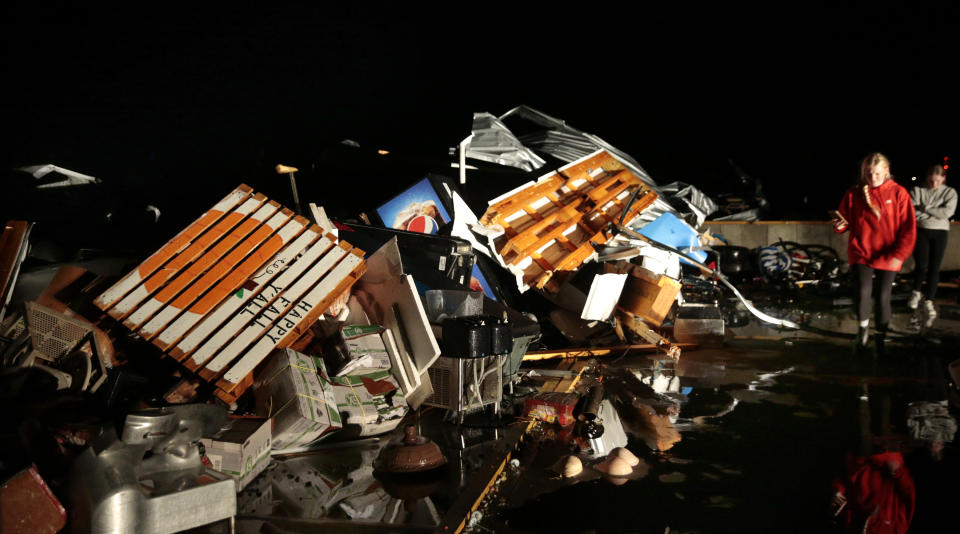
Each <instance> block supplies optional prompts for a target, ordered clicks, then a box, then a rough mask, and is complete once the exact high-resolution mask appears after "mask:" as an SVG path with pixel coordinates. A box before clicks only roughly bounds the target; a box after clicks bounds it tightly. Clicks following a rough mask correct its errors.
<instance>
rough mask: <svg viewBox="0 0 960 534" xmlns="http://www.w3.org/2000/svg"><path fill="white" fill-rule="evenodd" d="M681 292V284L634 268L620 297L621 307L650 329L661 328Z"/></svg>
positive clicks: (642, 269) (637, 267)
mask: <svg viewBox="0 0 960 534" xmlns="http://www.w3.org/2000/svg"><path fill="white" fill-rule="evenodd" d="M679 292H680V282H677V281H676V280H674V279H673V278H670V277H668V276H663V275H658V274H654V273H652V272H650V271H648V270H647V269H644V268H643V267H639V266H633V268H632V269H631V270H630V277H629V278H628V279H627V283H626V285H625V286H624V288H623V293H622V294H621V295H620V303H619V306H620V307H621V308H623V309H624V310H626V311H628V312H630V313H632V314H633V315H636V316H638V317H640V319H642V320H643V322H645V323H647V325H649V326H650V328H660V325H661V324H663V320H664V318H665V317H666V316H667V314H668V313H669V312H670V308H672V307H673V302H674V301H675V300H676V299H677V293H679Z"/></svg>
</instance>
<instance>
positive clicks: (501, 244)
mask: <svg viewBox="0 0 960 534" xmlns="http://www.w3.org/2000/svg"><path fill="white" fill-rule="evenodd" d="M637 190H639V191H638V192H637V196H636V198H635V200H634V202H633V203H632V204H631V205H630V208H629V211H628V212H627V214H626V216H624V217H623V219H624V223H627V224H629V222H630V221H632V220H633V219H634V218H636V216H637V215H639V214H640V213H641V212H642V211H643V210H645V209H646V208H647V207H648V206H650V205H651V204H652V203H653V202H654V200H656V198H657V194H656V193H655V192H654V191H653V190H652V189H650V188H649V187H648V186H647V185H646V184H645V183H643V181H641V180H640V179H639V178H638V177H637V176H636V175H634V174H633V173H632V172H630V170H629V169H627V168H626V167H625V166H624V165H623V164H622V163H620V162H619V161H617V160H616V159H615V158H614V157H613V156H612V155H610V154H609V153H608V152H606V151H603V150H601V151H598V152H596V153H594V154H591V155H590V156H587V157H585V158H583V159H581V160H579V161H576V162H574V163H571V164H569V165H567V166H565V167H562V168H560V169H558V170H557V171H556V172H553V173H550V174H547V175H545V176H543V177H541V178H540V179H538V180H537V181H536V182H531V183H529V184H527V185H525V186H522V187H520V188H518V189H515V190H513V191H511V192H509V193H507V194H505V195H503V196H501V197H499V198H496V199H494V200H492V201H490V207H489V208H488V209H487V211H486V212H485V213H484V215H483V217H482V218H481V219H480V223H481V224H482V225H484V226H486V227H487V228H488V229H490V230H492V231H493V233H494V234H497V235H498V237H495V238H494V239H493V240H492V241H493V248H494V250H495V251H496V253H497V256H498V259H499V261H500V263H501V264H502V265H503V266H504V267H506V268H507V269H509V270H510V271H511V272H513V273H514V274H515V275H516V276H517V281H518V286H519V287H520V289H521V290H522V291H525V290H526V289H528V288H529V287H532V286H536V287H538V288H544V287H545V288H547V289H548V290H555V289H557V288H558V287H559V283H560V282H562V280H563V278H564V277H565V276H567V275H569V274H571V273H572V272H574V271H576V270H577V269H578V268H579V267H580V265H581V264H582V263H583V262H584V261H586V260H587V259H588V258H590V257H591V256H592V255H593V254H594V247H593V245H594V244H598V245H599V244H603V243H606V242H607V241H608V240H609V239H610V238H611V237H612V236H611V234H610V233H609V232H608V228H609V225H610V223H614V222H619V220H620V218H621V215H623V210H624V208H625V207H626V204H627V202H629V199H630V196H631V195H632V194H633V192H634V191H637Z"/></svg>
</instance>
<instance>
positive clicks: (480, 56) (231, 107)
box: [0, 3, 957, 226]
mask: <svg viewBox="0 0 960 534" xmlns="http://www.w3.org/2000/svg"><path fill="white" fill-rule="evenodd" d="M811 6H812V4H809V3H795V4H786V5H782V4H778V5H777V7H776V9H773V8H769V7H768V8H746V7H730V6H727V5H716V6H714V7H710V8H703V7H696V6H695V5H692V4H691V5H687V4H679V5H677V6H676V7H661V8H643V9H633V10H631V11H622V10H619V9H614V8H613V7H610V6H604V5H601V4H596V3H592V4H578V5H576V6H575V7H573V8H570V7H563V6H562V5H561V4H544V5H542V6H540V7H538V8H519V7H517V6H516V5H513V4H504V5H499V4H489V3H487V4H477V3H462V4H452V3H448V4H445V5H444V6H443V7H435V8H432V9H427V8H420V7H417V8H414V7H412V4H399V3H394V4H393V5H392V6H390V7H382V6H378V7H374V6H364V7H352V6H347V5H345V4H338V5H336V6H328V5H310V6H303V5H288V6H280V7H276V6H271V7H269V8H266V7H263V8H253V7H249V6H241V5H237V4H218V5H216V6H209V5H204V6H201V7H197V6H190V7H177V6H174V5H172V4H169V3H163V4H160V3H144V4H138V5H127V6H123V7H117V8H110V9H107V8H100V7H98V8H91V7H90V6H88V5H86V4H82V5H58V4H49V3H48V4H44V5H41V6H36V5H32V4H31V5H27V4H24V5H16V4H9V3H8V4H5V6H4V7H3V8H2V10H3V16H2V23H0V24H2V27H0V33H2V36H0V38H2V42H3V71H4V76H3V80H4V81H3V82H2V84H3V93H2V107H0V113H2V116H0V123H2V124H3V128H4V129H5V130H6V132H5V133H6V135H5V136H4V138H5V141H4V149H3V151H2V158H3V161H2V162H0V163H2V164H3V165H4V166H7V167H9V166H13V165H26V164H36V163H55V164H58V165H61V166H64V167H67V168H70V169H73V170H76V171H79V172H84V173H88V174H92V175H95V176H97V177H99V178H101V179H102V180H104V181H105V182H110V183H112V184H122V185H123V186H124V187H126V190H127V191H128V192H129V193H130V194H132V195H134V198H132V199H131V202H149V203H153V204H156V205H158V206H160V207H161V211H163V213H164V217H165V218H166V219H167V220H171V218H172V219H173V220H174V222H176V223H177V224H179V223H180V222H184V223H185V222H186V221H187V220H191V219H192V218H194V217H195V215H196V213H197V211H198V210H202V209H205V208H207V207H209V206H210V204H211V203H212V202H213V201H214V200H216V199H219V198H220V197H222V196H223V195H224V194H225V193H226V192H227V191H228V190H230V189H232V188H233V187H234V186H235V185H236V184H237V183H240V182H246V183H249V184H250V185H253V186H254V187H256V188H257V189H259V190H263V191H264V192H266V193H268V194H274V195H276V196H277V198H278V200H281V201H282V202H285V203H287V202H289V199H287V198H285V197H283V195H289V192H288V189H287V188H286V182H285V177H278V176H277V175H276V174H274V172H273V166H274V165H275V164H276V163H280V162H283V163H286V164H289V165H294V166H297V167H299V168H300V169H301V170H302V171H303V172H302V173H301V177H300V180H302V181H304V182H307V183H306V184H305V185H304V186H303V187H305V188H306V189H307V190H308V191H310V194H311V198H306V199H304V200H305V201H315V202H317V203H318V204H327V205H330V204H337V202H338V201H337V198H339V195H343V194H353V195H357V196H359V195H362V194H368V195H374V194H375V193H374V192H375V191H379V190H390V191H392V192H395V191H396V190H398V188H400V187H401V186H402V185H406V184H410V183H413V182H414V181H415V180H416V179H418V178H420V175H419V173H420V171H419V170H418V168H417V165H416V163H415V162H416V161H427V160H429V161H432V162H434V163H435V162H437V161H439V162H442V163H443V165H448V163H447V162H448V161H450V160H451V159H452V158H450V157H448V156H447V151H448V148H449V147H452V146H455V145H456V144H457V143H458V142H459V141H460V140H461V139H462V138H464V137H465V136H466V135H468V134H469V132H470V124H471V119H472V113H473V112H476V111H489V112H491V113H494V114H497V115H499V114H501V113H503V112H505V111H507V110H508V109H510V108H512V107H514V106H516V105H520V104H527V105H529V106H531V107H533V108H536V109H539V110H541V111H543V112H545V113H547V114H550V115H553V116H555V117H558V118H561V119H564V120H566V121H567V123H568V124H570V125H571V126H574V127H575V128H578V129H580V130H582V131H585V132H588V133H593V134H596V135H599V136H600V137H602V138H604V139H605V140H606V141H608V142H610V143H612V144H613V145H614V146H617V147H618V148H620V149H622V150H624V151H625V152H627V153H629V154H631V155H632V156H633V157H634V158H635V159H636V160H637V161H639V162H640V164H641V165H642V166H644V168H645V169H646V170H647V171H648V172H649V173H650V174H651V175H652V176H653V178H654V179H655V180H657V181H658V182H659V183H666V182H669V181H673V180H682V181H686V182H689V183H693V184H695V185H697V186H699V187H700V188H702V189H704V190H706V191H707V192H709V193H721V192H724V191H729V190H730V189H731V188H732V187H733V185H732V183H733V182H732V181H731V175H732V173H731V170H730V169H731V167H730V165H729V162H728V161H730V160H732V161H733V162H734V163H735V164H736V165H737V166H739V167H740V168H741V169H742V170H743V171H744V172H746V173H747V174H749V175H751V176H752V177H754V178H756V179H757V180H759V181H760V182H761V183H762V184H763V188H764V193H765V194H766V195H767V196H768V198H769V199H770V201H771V208H772V209H771V212H770V214H769V218H806V219H823V218H826V213H825V212H826V210H827V209H829V208H832V207H834V205H835V204H836V202H837V201H838V199H839V197H840V195H841V194H842V191H843V189H844V188H845V187H847V186H848V185H850V184H851V183H852V180H854V179H855V177H856V173H857V165H858V162H859V160H860V158H862V157H863V156H864V155H865V154H867V153H868V152H871V151H875V150H878V151H882V152H884V153H886V154H887V155H888V156H889V157H890V159H891V160H892V163H893V172H894V174H895V175H896V176H897V178H898V179H899V180H900V181H901V183H907V182H909V180H910V177H912V176H921V175H922V173H923V169H924V168H925V167H926V166H928V165H930V164H933V163H938V162H941V161H942V158H943V157H944V156H948V155H951V154H953V153H954V151H955V147H956V125H957V108H956V104H955V100H954V98H953V95H954V94H955V91H956V87H955V84H954V83H953V81H952V77H953V75H955V74H956V70H957V69H956V57H955V53H956V48H957V47H956V45H955V42H954V39H955V37H954V36H953V35H952V33H953V31H954V29H955V27H956V24H955V22H956V20H955V17H956V9H955V8H951V7H916V6H910V7H894V8H890V7H878V6H875V5H874V6H862V7H856V6H850V5H845V6H844V7H811ZM346 138H349V139H353V140H355V141H357V142H359V143H360V145H361V147H362V148H363V149H364V150H367V151H372V150H374V149H377V148H383V149H388V150H390V151H391V157H396V158H397V160H398V161H399V160H401V159H403V158H407V159H406V161H407V162H408V163H409V162H410V161H414V163H413V164H408V165H406V166H405V167H398V169H400V170H398V171H396V174H398V175H396V176H391V177H389V179H385V178H384V173H382V172H380V173H375V172H371V178H370V179H369V180H358V179H357V177H358V173H352V174H351V173H346V174H344V173H343V172H342V170H343V167H344V166H345V165H349V162H348V161H345V160H344V159H343V158H342V157H340V156H337V154H340V152H341V149H340V148H338V147H339V146H340V145H339V144H338V143H339V141H341V140H342V139H346ZM411 158H412V159H411ZM417 158H422V159H417ZM334 160H336V161H334ZM358 165H359V163H358ZM361 167H362V166H361ZM338 168H339V170H338ZM424 170H426V169H424ZM447 172H449V173H452V172H454V171H453V170H452V169H449V167H447ZM359 174H360V175H362V172H361V173H359ZM327 190H329V192H330V197H333V198H316V197H313V195H318V196H320V195H322V191H327ZM318 191H320V192H321V193H317V192H318ZM501 192H502V191H491V192H490V196H491V197H492V196H495V195H497V194H499V193H501ZM180 213H182V214H183V215H182V216H181V215H180ZM181 226H182V225H181Z"/></svg>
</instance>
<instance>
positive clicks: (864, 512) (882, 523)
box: [834, 452, 917, 534]
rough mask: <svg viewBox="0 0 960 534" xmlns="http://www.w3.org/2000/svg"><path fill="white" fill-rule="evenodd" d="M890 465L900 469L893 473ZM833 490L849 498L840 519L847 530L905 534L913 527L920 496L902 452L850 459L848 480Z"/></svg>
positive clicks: (848, 456)
mask: <svg viewBox="0 0 960 534" xmlns="http://www.w3.org/2000/svg"><path fill="white" fill-rule="evenodd" d="M887 462H895V463H896V464H897V465H899V466H900V468H899V469H897V470H896V471H895V472H894V473H890V469H889V468H888V467H887V466H886V464H887ZM834 489H835V490H836V491H838V492H840V493H842V494H844V496H846V498H847V506H846V508H844V509H843V511H842V512H841V513H840V517H841V518H842V519H843V521H844V524H845V525H846V526H847V527H848V528H855V529H857V532H860V531H861V529H863V530H862V531H863V532H870V533H875V534H903V533H904V532H906V531H907V529H908V528H909V527H910V521H912V520H913V511H914V508H915V506H916V502H917V496H916V495H917V494H916V490H915V489H914V487H913V477H911V476H910V472H909V471H908V470H907V468H906V466H904V465H903V456H902V455H901V454H900V453H899V452H885V453H881V454H874V455H872V456H870V457H869V458H865V457H863V456H852V455H847V474H846V479H844V480H843V481H836V482H834ZM864 523H866V528H863V526H864Z"/></svg>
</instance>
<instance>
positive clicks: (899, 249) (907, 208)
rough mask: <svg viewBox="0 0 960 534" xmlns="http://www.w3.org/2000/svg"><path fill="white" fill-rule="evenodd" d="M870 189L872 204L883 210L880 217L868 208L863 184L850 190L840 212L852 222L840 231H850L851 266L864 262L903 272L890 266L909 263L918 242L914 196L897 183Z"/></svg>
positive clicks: (849, 251) (889, 182)
mask: <svg viewBox="0 0 960 534" xmlns="http://www.w3.org/2000/svg"><path fill="white" fill-rule="evenodd" d="M867 190H868V191H869V194H870V199H871V202H872V204H873V205H874V207H876V208H877V209H879V210H880V217H879V218H878V217H877V216H876V215H875V214H874V212H873V211H872V210H871V209H870V207H869V206H868V205H867V201H866V197H865V196H864V192H863V186H862V185H859V186H855V187H852V188H850V189H849V190H847V192H846V193H845V194H844V195H843V200H842V201H840V208H839V209H838V210H837V211H839V212H840V215H843V218H844V219H846V220H847V222H848V225H847V227H846V228H844V229H843V230H840V232H844V231H846V230H850V243H849V244H848V245H847V258H848V259H849V261H850V264H851V265H852V264H856V263H862V264H864V265H867V266H869V267H873V268H874V269H882V270H885V271H894V270H896V271H899V270H900V269H899V268H897V269H894V268H893V267H892V266H891V265H890V260H892V259H894V258H897V259H899V260H900V261H904V260H906V259H907V258H908V257H909V256H910V254H911V253H912V252H913V245H914V243H915V242H916V240H917V219H916V215H915V214H914V211H913V202H912V201H911V200H910V193H908V192H907V190H906V189H904V188H903V187H902V186H900V184H898V183H897V182H895V181H893V180H887V181H886V182H884V183H882V184H880V187H868V188H867Z"/></svg>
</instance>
